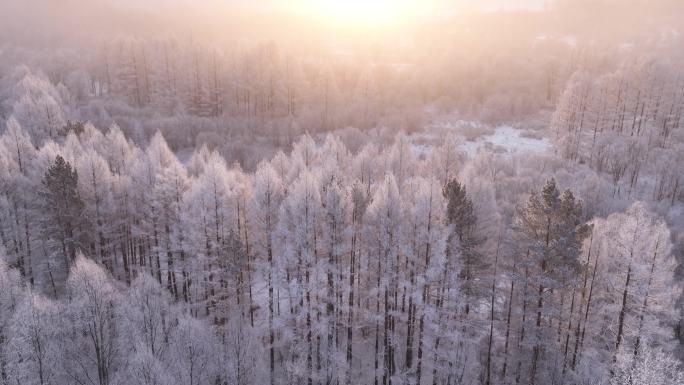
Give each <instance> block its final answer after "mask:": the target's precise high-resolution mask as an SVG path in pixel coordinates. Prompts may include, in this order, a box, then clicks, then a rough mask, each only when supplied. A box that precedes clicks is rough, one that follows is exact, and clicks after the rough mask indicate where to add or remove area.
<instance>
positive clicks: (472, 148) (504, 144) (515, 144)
mask: <svg viewBox="0 0 684 385" xmlns="http://www.w3.org/2000/svg"><path fill="white" fill-rule="evenodd" d="M488 144H491V145H493V146H495V147H500V148H503V149H504V150H506V152H527V153H530V152H531V153H541V152H546V151H548V150H549V149H550V148H551V143H550V142H549V140H548V139H546V138H543V139H537V138H530V137H524V136H522V131H521V130H519V129H517V128H513V127H511V126H500V127H497V128H496V129H495V130H494V133H493V134H490V135H487V136H484V137H482V138H479V139H477V140H474V141H465V142H463V143H462V144H461V148H462V149H463V150H465V151H466V152H467V153H468V154H474V153H475V152H476V151H477V149H479V148H480V147H482V146H487V145H488Z"/></svg>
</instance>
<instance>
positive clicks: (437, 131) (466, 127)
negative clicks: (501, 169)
mask: <svg viewBox="0 0 684 385" xmlns="http://www.w3.org/2000/svg"><path fill="white" fill-rule="evenodd" d="M450 133H453V134H455V135H456V136H457V137H459V138H460V139H461V144H460V148H461V149H462V150H463V151H465V152H466V153H467V154H469V155H473V154H475V153H476V152H477V150H478V149H480V148H482V147H491V148H492V149H493V150H497V151H504V152H509V153H515V152H526V153H543V152H546V151H549V150H550V149H551V146H552V145H551V142H550V141H549V140H548V139H547V138H535V137H530V136H524V131H523V130H521V129H518V128H515V127H512V126H508V125H502V126H498V127H490V126H487V125H485V124H483V123H480V122H469V121H463V120H452V121H443V120H442V121H439V122H433V123H431V124H429V125H427V126H426V128H425V131H423V132H419V133H415V134H412V135H410V136H409V138H410V140H411V147H412V149H413V152H414V153H415V154H416V156H418V157H420V156H424V155H426V154H427V153H429V152H430V151H431V149H432V148H434V147H437V146H440V145H441V144H442V143H443V142H444V139H445V138H446V136H447V135H448V134H450Z"/></svg>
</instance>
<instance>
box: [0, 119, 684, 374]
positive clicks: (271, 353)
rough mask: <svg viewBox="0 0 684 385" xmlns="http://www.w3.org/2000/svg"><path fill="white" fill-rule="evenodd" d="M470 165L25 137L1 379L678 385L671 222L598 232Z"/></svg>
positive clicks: (614, 221) (526, 187)
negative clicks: (234, 153)
mask: <svg viewBox="0 0 684 385" xmlns="http://www.w3.org/2000/svg"><path fill="white" fill-rule="evenodd" d="M462 159H465V157H464V155H463V154H460V153H459V150H458V148H457V147H456V142H455V141H453V140H448V141H446V143H445V144H444V145H443V146H442V147H438V148H435V149H434V151H431V152H430V153H429V154H428V155H426V156H422V157H417V156H416V155H415V154H414V152H413V151H412V149H411V148H410V145H409V143H408V142H407V140H406V137H405V136H398V137H397V139H396V140H395V143H394V144H393V145H392V146H389V147H387V148H384V149H380V148H378V147H377V146H376V145H374V144H369V145H367V146H365V147H364V148H363V149H361V150H360V151H358V152H356V153H352V152H350V151H349V150H348V149H347V148H346V147H345V146H344V145H343V144H342V143H341V142H340V140H339V139H338V138H337V137H335V136H332V135H331V136H328V137H326V138H325V139H324V140H321V141H318V142H316V141H315V140H314V139H313V138H312V137H310V136H308V135H305V136H303V137H301V138H300V139H299V140H298V141H297V142H296V143H295V144H294V145H293V149H292V151H291V152H290V153H289V154H285V153H283V152H279V153H277V154H276V155H275V156H274V157H273V158H271V159H269V160H263V161H262V162H260V163H259V165H258V167H257V168H256V171H255V172H254V173H247V172H244V171H243V170H242V169H241V168H240V167H239V165H231V166H228V165H227V164H226V162H225V160H224V159H223V158H222V157H221V156H220V155H218V154H217V153H216V152H214V151H211V150H209V149H207V148H206V147H202V148H200V149H199V150H197V151H196V152H195V153H194V154H193V155H192V156H191V157H190V158H189V159H188V160H187V161H186V162H184V163H181V162H180V161H179V160H178V159H177V157H176V156H175V155H174V154H173V152H171V150H170V149H169V147H168V145H167V143H166V141H165V140H164V138H163V137H162V135H161V134H157V135H155V136H154V137H153V138H152V139H151V140H150V143H149V145H148V146H147V147H146V148H140V147H138V146H136V145H135V144H133V142H132V141H131V140H129V139H126V138H125V137H124V135H123V133H122V132H121V130H120V129H119V128H118V127H116V126H113V127H112V128H111V129H110V130H109V131H108V132H107V133H102V132H101V131H99V130H97V129H95V128H94V127H93V126H92V125H90V124H85V125H83V127H82V128H81V129H78V130H76V129H72V130H68V133H67V134H66V136H65V137H60V138H58V139H56V140H50V139H47V140H45V141H44V142H43V143H42V145H39V146H38V147H36V146H34V144H33V142H32V140H31V137H30V135H29V134H28V133H27V131H26V130H24V129H23V128H22V127H21V126H20V124H19V123H18V122H17V121H16V120H14V119H11V120H9V122H8V129H7V130H6V132H5V133H4V134H3V135H2V136H1V137H0V241H1V242H2V249H3V251H2V254H3V258H2V262H1V264H0V310H1V311H0V382H1V383H7V384H14V383H27V384H28V383H36V384H71V383H73V384H98V385H105V384H129V383H141V384H176V383H177V384H262V383H271V384H285V383H308V384H314V383H315V384H323V383H338V384H342V383H347V384H354V383H373V384H383V385H387V384H391V383H394V384H398V383H413V384H428V383H432V384H455V383H464V382H466V383H468V382H471V383H486V384H504V383H520V384H547V383H565V384H580V383H586V381H603V382H604V383H611V382H612V383H619V384H622V383H632V382H630V381H633V380H632V379H641V378H651V376H653V375H655V374H653V371H654V367H653V365H652V364H650V363H651V362H653V360H659V363H658V364H659V365H662V368H663V369H662V370H664V371H668V373H673V374H672V376H668V378H675V377H673V376H679V378H681V373H680V372H678V370H679V369H678V367H677V365H676V364H675V363H674V362H673V361H668V360H667V359H662V360H661V359H660V358H658V357H661V356H663V355H668V354H671V353H672V352H674V351H675V349H676V346H677V343H676V338H675V326H676V323H677V322H678V316H679V314H678V311H676V307H675V301H676V300H677V299H678V298H679V287H678V286H676V285H675V283H674V276H673V274H674V266H675V260H674V257H673V252H672V250H673V246H672V242H673V237H672V236H671V234H670V229H669V227H668V225H667V224H666V223H665V221H664V219H663V218H661V216H660V215H659V214H658V213H657V211H656V208H657V207H651V206H650V205H649V204H647V203H644V202H637V203H634V204H632V205H630V206H629V207H628V208H627V209H626V210H615V212H613V213H607V214H610V215H605V216H601V217H596V218H593V216H594V215H595V214H596V213H597V212H598V211H597V210H596V209H587V207H586V205H585V204H583V202H582V201H581V200H580V199H579V197H578V196H576V193H573V192H572V191H570V190H562V189H561V188H560V187H559V185H558V183H557V182H556V180H554V179H552V178H549V179H548V180H546V181H545V182H544V181H543V178H545V176H544V175H535V176H534V177H530V176H529V175H527V176H526V175H525V171H524V170H525V168H524V167H520V168H518V169H517V171H513V170H512V169H511V168H510V165H509V163H510V161H511V160H512V159H513V158H505V157H502V156H501V155H496V154H492V153H490V152H486V151H482V152H479V153H478V154H476V155H475V156H474V157H473V158H472V159H470V160H469V161H468V162H464V163H461V161H460V160H462ZM516 161H517V160H516ZM533 161H534V162H539V161H542V162H545V163H548V164H549V169H550V173H551V174H556V175H560V176H562V175H564V173H565V174H567V173H569V172H574V173H580V172H584V171H586V170H584V169H579V170H577V169H574V168H573V167H569V168H565V169H563V167H561V166H559V164H558V163H554V162H556V161H554V160H549V159H545V158H539V159H536V160H533ZM516 172H517V173H518V174H516ZM456 178H458V179H456ZM521 181H528V182H529V183H522V182H521ZM587 186H588V185H586V184H584V185H583V184H580V185H578V186H577V191H579V196H585V195H586V196H592V194H586V193H585V191H590V190H588V187H587ZM504 191H505V194H504ZM530 191H533V192H531V193H530ZM653 346H658V347H659V349H661V350H654V349H653ZM625 378H627V380H625ZM620 381H623V382H620ZM624 381H627V382H624ZM639 381H642V382H634V383H635V384H646V383H649V382H648V381H646V380H639ZM643 381H645V382H643ZM662 381H664V380H661V382H662Z"/></svg>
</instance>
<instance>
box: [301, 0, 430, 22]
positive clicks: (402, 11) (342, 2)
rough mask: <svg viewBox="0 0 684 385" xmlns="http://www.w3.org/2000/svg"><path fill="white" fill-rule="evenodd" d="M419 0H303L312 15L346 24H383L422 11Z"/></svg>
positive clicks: (423, 3) (397, 20) (422, 2)
mask: <svg viewBox="0 0 684 385" xmlns="http://www.w3.org/2000/svg"><path fill="white" fill-rule="evenodd" d="M427 3H430V1H426V0H423V1H420V0H302V1H301V7H302V8H303V9H304V10H306V12H307V13H309V14H311V16H313V17H316V18H320V19H323V20H324V21H326V22H331V23H335V24H339V25H342V26H346V27H371V26H386V25H390V24H397V23H399V22H402V21H406V20H407V19H409V18H410V17H412V16H415V15H417V14H420V13H421V12H424V11H425V9H426V4H427Z"/></svg>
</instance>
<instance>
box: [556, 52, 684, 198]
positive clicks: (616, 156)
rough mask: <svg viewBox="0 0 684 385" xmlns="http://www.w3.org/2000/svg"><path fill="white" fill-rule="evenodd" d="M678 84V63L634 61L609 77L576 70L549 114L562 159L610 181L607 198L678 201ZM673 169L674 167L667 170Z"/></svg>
mask: <svg viewBox="0 0 684 385" xmlns="http://www.w3.org/2000/svg"><path fill="white" fill-rule="evenodd" d="M683 114H684V81H683V80H682V74H681V70H680V69H679V68H678V64H676V63H673V62H670V61H667V60H663V59H657V58H646V59H644V58H639V59H635V60H631V61H629V62H627V63H626V64H623V65H622V66H621V67H620V68H618V69H617V70H615V71H614V72H608V73H598V74H595V73H591V72H588V71H578V72H577V73H575V74H574V75H573V76H572V78H571V80H570V81H569V83H568V85H567V87H566V89H565V91H564V93H563V95H562V96H561V98H560V100H559V104H558V107H557V109H556V112H555V114H554V116H553V121H552V129H553V130H554V132H555V135H556V137H557V139H558V144H559V151H560V152H561V154H562V155H563V156H564V157H565V158H567V159H569V160H573V161H577V162H580V163H586V164H588V165H589V166H590V167H592V168H593V169H595V170H597V171H598V172H602V173H606V174H608V175H610V177H611V178H612V181H613V194H614V195H620V194H627V195H631V194H635V195H636V196H638V197H641V198H642V199H655V200H662V199H667V200H670V201H671V203H672V204H674V202H675V201H676V200H678V199H681V197H682V183H683V182H684V174H682V168H681V167H678V166H677V165H679V164H681V162H682V156H684V136H683V133H684V130H682V127H684V121H683V120H682V115H683ZM673 166H674V167H673Z"/></svg>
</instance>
